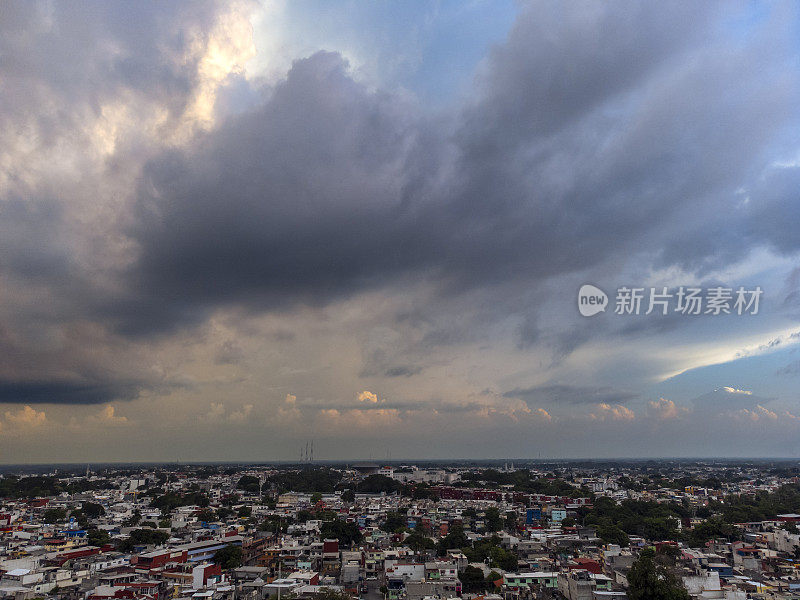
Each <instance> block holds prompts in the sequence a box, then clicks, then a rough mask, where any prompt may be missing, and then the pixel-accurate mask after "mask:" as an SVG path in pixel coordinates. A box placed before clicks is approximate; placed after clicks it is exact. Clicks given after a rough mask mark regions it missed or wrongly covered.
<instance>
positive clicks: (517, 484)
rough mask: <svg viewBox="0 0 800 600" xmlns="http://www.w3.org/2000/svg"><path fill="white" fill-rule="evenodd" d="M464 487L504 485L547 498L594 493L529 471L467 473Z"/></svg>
mask: <svg viewBox="0 0 800 600" xmlns="http://www.w3.org/2000/svg"><path fill="white" fill-rule="evenodd" d="M461 480H462V485H468V484H475V485H478V484H480V485H485V486H486V487H489V488H499V487H500V486H502V485H511V486H514V487H513V490H514V491H515V492H524V493H527V494H545V495H547V496H567V497H569V498H581V497H591V496H592V493H591V491H590V490H588V489H586V488H578V487H575V486H574V485H571V484H569V483H567V482H566V481H564V480H563V479H559V478H557V477H553V478H549V477H536V476H534V475H533V473H531V472H530V471H528V470H519V471H512V472H510V473H506V472H504V471H498V470H496V469H485V470H483V471H475V472H470V473H465V474H464V475H462V476H461Z"/></svg>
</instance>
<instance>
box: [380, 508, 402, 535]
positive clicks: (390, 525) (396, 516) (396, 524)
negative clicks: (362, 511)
mask: <svg viewBox="0 0 800 600" xmlns="http://www.w3.org/2000/svg"><path fill="white" fill-rule="evenodd" d="M405 526H406V517H405V516H403V515H401V514H400V513H397V512H388V513H386V520H385V521H384V522H383V523H381V529H383V531H385V532H387V533H395V532H397V531H401V530H403V529H405Z"/></svg>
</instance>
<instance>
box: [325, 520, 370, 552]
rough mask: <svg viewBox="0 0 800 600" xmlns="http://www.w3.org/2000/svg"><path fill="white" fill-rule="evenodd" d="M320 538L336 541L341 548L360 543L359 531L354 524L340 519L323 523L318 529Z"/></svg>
mask: <svg viewBox="0 0 800 600" xmlns="http://www.w3.org/2000/svg"><path fill="white" fill-rule="evenodd" d="M320 535H321V536H322V538H323V539H324V538H329V539H337V540H339V543H340V544H342V545H343V546H352V545H353V544H354V543H355V544H357V543H358V542H360V541H361V537H362V535H361V531H360V530H359V529H358V525H356V524H355V523H347V522H346V521H342V520H340V519H336V520H333V521H325V522H324V523H323V524H322V527H321V528H320Z"/></svg>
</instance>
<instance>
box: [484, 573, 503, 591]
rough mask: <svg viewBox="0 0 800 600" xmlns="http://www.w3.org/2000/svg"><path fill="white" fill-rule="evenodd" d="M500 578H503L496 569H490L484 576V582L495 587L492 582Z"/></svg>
mask: <svg viewBox="0 0 800 600" xmlns="http://www.w3.org/2000/svg"><path fill="white" fill-rule="evenodd" d="M502 578H503V576H502V575H500V573H498V572H497V571H492V572H491V573H489V574H488V575H487V576H486V584H487V585H490V586H491V587H495V583H494V582H495V581H497V580H498V579H502Z"/></svg>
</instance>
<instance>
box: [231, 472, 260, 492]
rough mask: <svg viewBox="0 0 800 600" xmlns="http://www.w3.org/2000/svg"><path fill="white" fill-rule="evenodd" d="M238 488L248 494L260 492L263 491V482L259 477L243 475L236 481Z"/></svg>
mask: <svg viewBox="0 0 800 600" xmlns="http://www.w3.org/2000/svg"><path fill="white" fill-rule="evenodd" d="M236 489H239V490H242V491H244V492H247V493H248V494H258V493H260V492H261V482H260V481H259V480H258V477H253V476H252V475H242V477H241V478H240V479H239V481H238V482H237V483H236Z"/></svg>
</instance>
